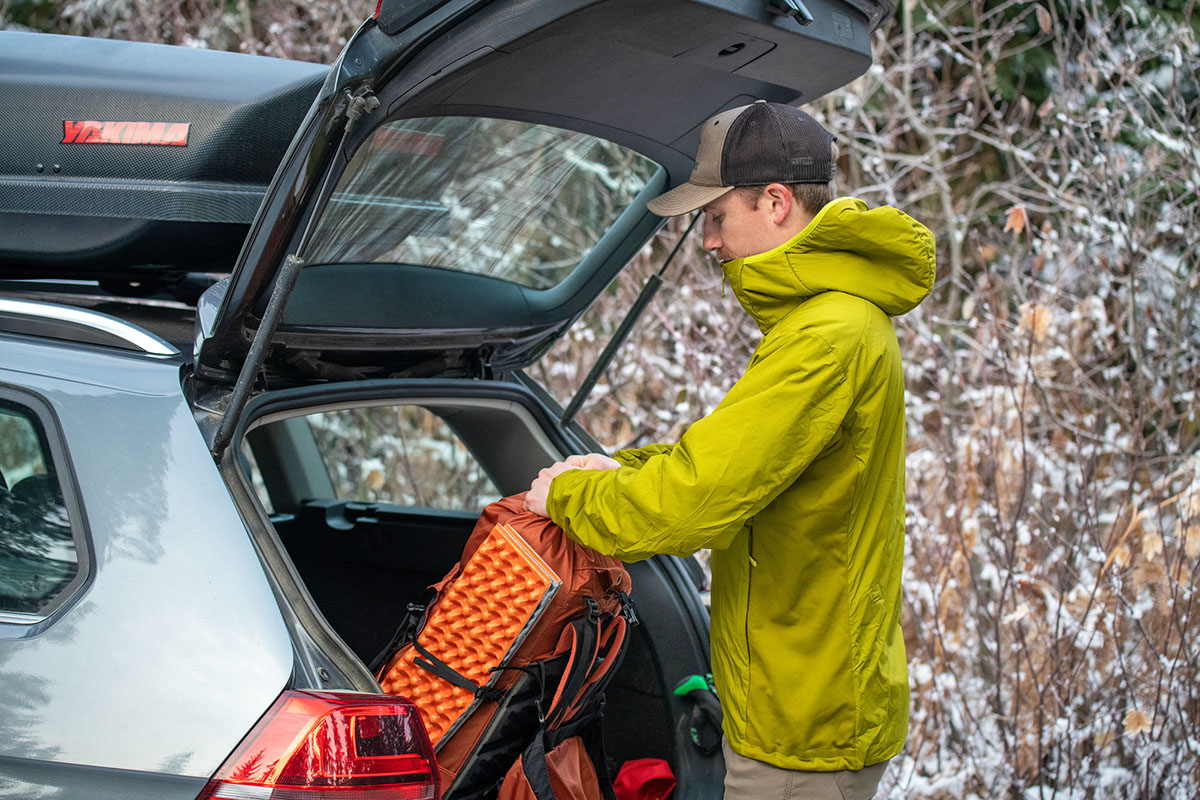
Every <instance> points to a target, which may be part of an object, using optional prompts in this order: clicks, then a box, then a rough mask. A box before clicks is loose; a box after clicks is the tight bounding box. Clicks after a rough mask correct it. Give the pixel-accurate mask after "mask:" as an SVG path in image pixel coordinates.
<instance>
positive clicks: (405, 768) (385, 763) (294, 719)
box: [197, 691, 441, 800]
mask: <svg viewBox="0 0 1200 800" xmlns="http://www.w3.org/2000/svg"><path fill="white" fill-rule="evenodd" d="M438 781H439V778H438V770H437V761H436V760H435V758H434V755H433V748H432V747H431V746H430V744H429V737H428V735H426V733H425V726H424V724H422V722H421V717H420V715H419V714H418V713H417V708H416V706H414V705H413V704H412V703H410V702H409V701H407V700H405V699H403V698H398V697H389V696H386V695H373V694H343V693H335V692H297V691H285V692H284V693H283V694H281V695H280V696H279V699H278V700H276V701H275V704H274V705H273V706H271V709H270V710H269V711H267V713H266V714H265V715H264V716H263V718H262V719H260V720H259V721H258V724H256V725H255V726H254V728H253V729H252V730H251V731H250V733H249V734H248V735H247V736H246V738H245V739H244V740H242V743H241V744H240V745H238V747H237V749H236V750H234V751H233V754H232V755H231V756H230V757H229V758H228V759H226V760H225V763H224V764H223V765H221V768H220V769H219V770H217V773H216V775H214V776H213V778H212V780H210V781H209V782H208V785H207V786H206V787H204V791H203V792H202V793H201V794H200V797H199V798H197V800H312V798H317V797H319V798H329V800H338V799H339V798H340V799H341V800H384V798H387V799H388V800H436V798H437V797H438V796H439V793H440V788H441V787H440V786H439V782H438Z"/></svg>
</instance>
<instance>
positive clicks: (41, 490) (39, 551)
mask: <svg viewBox="0 0 1200 800" xmlns="http://www.w3.org/2000/svg"><path fill="white" fill-rule="evenodd" d="M77 578H81V574H80V563H79V548H78V547H77V542H76V538H75V535H74V531H73V530H72V525H71V519H70V516H69V514H68V510H67V504H66V502H65V501H64V498H63V489H62V485H61V483H60V481H59V475H58V469H57V465H56V464H55V463H54V457H53V454H52V451H51V447H50V443H49V440H48V438H47V436H46V430H45V427H44V425H43V421H42V418H41V417H39V415H38V414H37V413H36V412H35V411H34V410H33V409H31V408H29V407H26V406H24V405H22V404H19V403H15V402H12V401H10V400H7V399H4V398H0V612H10V613H17V614H35V615H45V614H48V613H49V612H50V611H52V610H53V609H54V608H55V607H57V606H58V605H59V604H60V603H61V601H63V600H65V599H66V596H67V595H68V594H69V593H70V591H71V589H72V587H73V586H74V585H75V584H77V582H78V581H77Z"/></svg>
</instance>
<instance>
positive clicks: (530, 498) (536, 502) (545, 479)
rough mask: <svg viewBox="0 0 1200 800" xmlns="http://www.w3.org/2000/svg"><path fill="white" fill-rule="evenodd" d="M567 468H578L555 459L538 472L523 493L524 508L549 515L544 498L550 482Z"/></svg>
mask: <svg viewBox="0 0 1200 800" xmlns="http://www.w3.org/2000/svg"><path fill="white" fill-rule="evenodd" d="M576 458H582V456H576ZM569 469H579V467H577V466H575V465H574V464H568V463H567V462H565V461H556V462H554V463H553V464H551V465H550V466H548V467H546V468H545V469H543V470H541V471H540V472H538V476H537V478H535V479H534V481H533V483H531V484H530V485H529V491H528V492H527V493H526V494H525V510H526V511H532V512H533V513H535V514H539V515H541V516H543V517H549V516H550V515H549V514H547V513H546V498H547V497H548V496H549V494H550V482H551V481H552V480H554V479H555V478H556V477H558V476H559V475H561V474H563V473H564V472H566V471H567V470H569Z"/></svg>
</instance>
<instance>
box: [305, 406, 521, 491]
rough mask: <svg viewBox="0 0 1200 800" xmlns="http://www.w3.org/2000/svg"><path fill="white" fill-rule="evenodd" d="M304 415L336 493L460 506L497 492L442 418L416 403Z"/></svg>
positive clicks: (481, 468)
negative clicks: (414, 404)
mask: <svg viewBox="0 0 1200 800" xmlns="http://www.w3.org/2000/svg"><path fill="white" fill-rule="evenodd" d="M305 419H307V420H308V424H309V427H310V428H311V429H312V432H313V436H314V437H315V438H316V441H317V447H318V449H319V450H320V451H321V455H322V457H323V459H324V461H325V467H326V469H327V470H328V471H329V477H330V479H331V480H332V481H333V485H334V489H335V491H336V492H337V496H338V499H340V500H360V501H364V502H376V503H378V502H383V503H394V504H396V505H403V506H420V507H424V508H438V509H447V510H455V511H464V510H476V509H480V508H483V507H484V506H485V505H487V504H488V503H491V502H493V501H495V500H499V499H500V496H501V495H500V490H499V489H497V488H496V485H495V484H494V483H492V480H491V478H489V477H488V475H487V473H486V472H484V471H483V467H481V466H480V465H479V462H478V461H476V460H475V457H474V456H473V455H471V451H470V450H468V449H467V446H466V445H465V444H463V442H462V440H461V439H459V438H458V436H457V435H456V434H455V433H454V431H453V430H452V429H451V428H450V426H449V425H447V424H446V421H445V420H443V419H442V418H441V417H439V416H437V415H436V414H434V413H432V412H430V411H428V410H427V409H424V408H421V407H420V406H409V405H396V406H374V407H368V408H351V409H343V410H339V411H328V412H322V413H319V414H310V415H309V416H308V417H306V418H305Z"/></svg>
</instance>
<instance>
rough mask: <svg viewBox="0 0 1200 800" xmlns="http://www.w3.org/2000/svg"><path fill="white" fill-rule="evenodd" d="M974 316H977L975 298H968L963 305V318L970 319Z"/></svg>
mask: <svg viewBox="0 0 1200 800" xmlns="http://www.w3.org/2000/svg"><path fill="white" fill-rule="evenodd" d="M973 316H975V298H974V297H967V299H966V300H963V304H962V318H963V319H970V318H971V317H973Z"/></svg>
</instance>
